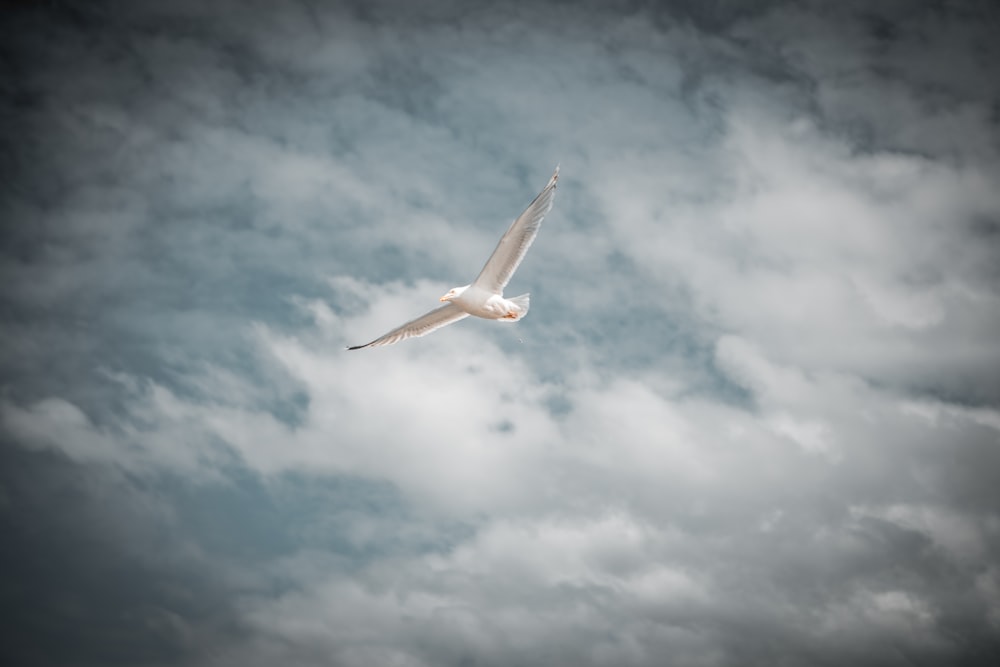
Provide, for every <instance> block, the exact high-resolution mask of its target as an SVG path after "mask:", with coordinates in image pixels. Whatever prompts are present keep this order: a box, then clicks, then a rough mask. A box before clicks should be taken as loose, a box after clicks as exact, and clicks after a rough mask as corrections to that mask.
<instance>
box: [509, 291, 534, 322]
mask: <svg viewBox="0 0 1000 667" xmlns="http://www.w3.org/2000/svg"><path fill="white" fill-rule="evenodd" d="M530 297H531V294H530V293H529V294H522V295H521V296H514V297H511V298H510V299H508V301H510V302H511V303H513V304H514V306H516V307H517V317H516V318H512V319H514V320H519V319H521V318H522V317H524V316H525V315H527V314H528V307H529V306H530V305H531V304H530V301H531V298H530Z"/></svg>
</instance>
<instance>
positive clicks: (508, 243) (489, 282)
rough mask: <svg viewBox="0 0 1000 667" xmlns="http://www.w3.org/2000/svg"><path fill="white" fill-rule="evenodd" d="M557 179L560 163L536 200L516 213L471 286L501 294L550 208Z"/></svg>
mask: <svg viewBox="0 0 1000 667" xmlns="http://www.w3.org/2000/svg"><path fill="white" fill-rule="evenodd" d="M558 180H559V167H556V171H555V173H554V174H552V178H551V179H549V184H548V185H546V186H545V189H544V190H542V191H541V192H540V193H539V194H538V196H537V197H535V201H533V202H531V204H530V205H529V206H528V208H527V209H525V211H524V213H522V214H521V215H520V216H518V218H517V220H515V221H514V222H513V223H512V224H511V226H510V229H508V230H507V233H505V234H504V235H503V238H501V239H500V243H498V244H497V247H496V250H494V251H493V254H492V255H490V258H489V259H488V260H486V266H484V267H483V270H482V271H480V272H479V276H478V277H477V278H476V280H475V282H473V283H472V284H473V286H474V287H481V288H483V289H485V290H489V291H490V292H493V293H494V294H503V288H504V287H506V286H507V283H509V282H510V277H511V276H513V275H514V271H515V270H517V267H518V265H519V264H520V263H521V260H522V259H524V255H525V253H526V252H528V248H530V247H531V243H532V241H534V240H535V236H536V235H537V234H538V228H539V227H540V226H541V224H542V219H543V218H544V217H545V214H546V213H548V212H549V210H550V209H551V208H552V200H553V199H554V198H555V194H556V182H557V181H558Z"/></svg>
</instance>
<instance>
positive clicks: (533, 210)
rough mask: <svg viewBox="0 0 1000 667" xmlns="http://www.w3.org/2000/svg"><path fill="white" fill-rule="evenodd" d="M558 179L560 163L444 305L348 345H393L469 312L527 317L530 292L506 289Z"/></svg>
mask: <svg viewBox="0 0 1000 667" xmlns="http://www.w3.org/2000/svg"><path fill="white" fill-rule="evenodd" d="M558 181H559V167H556V171H555V173H554V174H552V178H551V179H549V183H548V185H546V186H545V189H543V190H542V191H541V192H540V193H539V195H538V196H537V197H535V199H534V201H532V202H531V204H530V205H529V206H528V208H527V209H525V211H524V213H522V214H521V215H520V216H518V218H517V219H516V220H514V222H513V223H511V226H510V228H509V229H508V230H507V232H506V233H505V234H504V235H503V237H502V238H501V239H500V242H499V243H498V244H497V247H496V249H495V250H494V251H493V254H492V255H490V258H489V259H488V260H487V261H486V266H484V267H483V270H482V271H480V272H479V276H478V277H477V278H476V279H475V280H474V281H473V282H472V283H471V284H469V285H465V286H463V287H455V288H452V289H451V290H450V291H449V292H448V293H447V294H445V295H444V296H442V297H441V299H440V300H441V301H445V302H447V303H445V305H443V306H441V307H440V308H437V309H435V310H432V311H431V312H429V313H427V314H425V315H422V316H420V317H418V318H416V319H415V320H411V321H409V322H407V323H406V324H404V325H402V326H399V327H396V328H395V329H393V330H392V331H390V332H389V333H387V334H385V335H384V336H382V337H380V338H376V339H375V340H373V341H372V342H370V343H367V344H365V345H355V346H352V347H349V348H347V349H349V350H359V349H361V348H364V347H375V346H378V345H391V344H393V343H398V342H399V341H401V340H405V339H407V338H416V337H418V336H426V335H427V334H429V333H430V332H432V331H435V330H437V329H440V328H441V327H443V326H446V325H448V324H451V323H452V322H457V321H459V320H461V319H463V318H465V317H468V316H469V315H473V316H475V317H481V318H484V319H488V320H499V321H501V322H516V321H518V320H520V319H521V318H522V317H524V316H525V315H526V314H527V312H528V306H529V296H528V295H527V294H522V295H521V296H515V297H513V298H510V299H505V298H504V296H503V289H504V287H506V286H507V283H508V282H509V281H510V278H511V276H513V275H514V271H515V270H516V269H517V267H518V265H519V264H520V263H521V260H522V259H524V255H525V253H527V252H528V248H529V247H531V244H532V242H533V241H534V240H535V236H536V235H537V234H538V229H539V227H540V226H541V224H542V219H544V218H545V214H546V213H548V212H549V210H550V209H551V208H552V200H553V198H554V197H555V190H556V184H557V182H558Z"/></svg>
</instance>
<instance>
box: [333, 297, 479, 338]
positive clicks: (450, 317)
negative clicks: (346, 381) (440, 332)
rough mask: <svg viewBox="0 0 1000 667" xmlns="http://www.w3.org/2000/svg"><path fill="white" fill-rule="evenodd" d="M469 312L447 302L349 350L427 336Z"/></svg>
mask: <svg viewBox="0 0 1000 667" xmlns="http://www.w3.org/2000/svg"><path fill="white" fill-rule="evenodd" d="M468 316H469V314H468V313H466V312H465V311H463V310H462V309H461V308H459V307H458V306H456V305H455V304H453V303H447V304H445V305H443V306H441V307H440V308H435V309H434V310H432V311H431V312H429V313H426V314H425V315H421V316H420V317H418V318H417V319H415V320H410V321H409V322H407V323H406V324H404V325H403V326H400V327H396V328H395V329H393V330H392V331H390V332H389V333H387V334H386V335H384V336H382V337H381V338H376V339H375V340H373V341H372V342H370V343H366V344H365V345H354V346H352V347H349V348H347V349H348V350H360V349H361V348H363V347H378V346H379V345H392V344H393V343H398V342H399V341H401V340H406V339H407V338H418V337H420V336H426V335H427V334H429V333H430V332H432V331H435V330H437V329H440V328H441V327H443V326H447V325H449V324H451V323H452V322H458V321H459V320H460V319H462V318H463V317H468Z"/></svg>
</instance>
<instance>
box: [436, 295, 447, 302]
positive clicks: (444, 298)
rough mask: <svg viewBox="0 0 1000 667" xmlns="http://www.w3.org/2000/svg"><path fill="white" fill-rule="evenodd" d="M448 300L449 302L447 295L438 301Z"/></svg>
mask: <svg viewBox="0 0 1000 667" xmlns="http://www.w3.org/2000/svg"><path fill="white" fill-rule="evenodd" d="M447 300H448V295H447V294H445V295H444V296H443V297H441V298H440V299H438V301H447Z"/></svg>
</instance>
